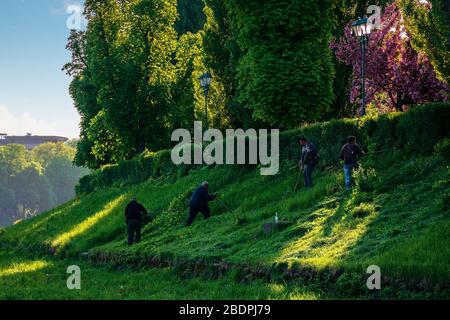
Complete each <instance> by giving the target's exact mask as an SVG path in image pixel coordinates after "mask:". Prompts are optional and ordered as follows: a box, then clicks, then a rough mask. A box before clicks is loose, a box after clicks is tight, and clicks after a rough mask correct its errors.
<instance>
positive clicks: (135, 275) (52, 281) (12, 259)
mask: <svg viewBox="0 0 450 320" xmlns="http://www.w3.org/2000/svg"><path fill="white" fill-rule="evenodd" d="M71 265H78V266H79V267H80V269H81V290H69V289H67V286H66V281H67V277H68V276H69V274H67V273H66V270H67V267H69V266H71ZM0 288H1V290H0V300H36V299H37V300H41V299H44V300H50V299H56V300H67V299H75V300H80V299H83V300H91V299H95V300H111V299H113V300H114V299H117V300H121V299H128V300H146V299H151V300H161V299H163V300H167V299H169V300H170V299H192V300H200V299H216V300H217V299H219V300H228V299H302V300H303V299H308V300H312V299H319V298H320V299H324V298H327V296H325V295H323V294H321V293H315V292H313V291H310V290H309V289H307V288H303V287H301V286H289V285H286V284H277V283H266V282H263V281H259V280H258V281H254V282H252V283H239V282H236V281H235V280H234V279H232V278H231V277H230V276H228V277H222V278H220V279H217V280H214V281H211V280H206V279H203V278H198V277H194V278H190V279H183V278H181V277H179V276H177V275H176V274H175V273H174V272H173V271H172V270H170V269H162V268H159V269H149V270H145V271H138V272H136V271H131V270H128V269H125V270H120V271H118V270H115V269H113V268H110V267H93V266H92V265H89V264H88V263H86V262H83V261H73V260H59V259H58V260H57V259H50V258H48V257H47V258H42V257H41V258H36V257H32V256H30V255H23V254H19V255H18V254H17V252H14V253H8V252H6V253H5V252H2V253H0Z"/></svg>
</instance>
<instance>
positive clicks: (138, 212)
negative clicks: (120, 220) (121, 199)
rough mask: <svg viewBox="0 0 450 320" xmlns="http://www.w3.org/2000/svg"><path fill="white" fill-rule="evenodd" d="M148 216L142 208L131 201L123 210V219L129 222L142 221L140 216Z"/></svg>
mask: <svg viewBox="0 0 450 320" xmlns="http://www.w3.org/2000/svg"><path fill="white" fill-rule="evenodd" d="M145 214H148V212H147V210H145V208H144V206H142V205H141V204H140V203H138V202H137V201H131V202H130V203H129V204H128V205H127V207H126V209H125V219H126V221H129V220H142V216H143V215H145Z"/></svg>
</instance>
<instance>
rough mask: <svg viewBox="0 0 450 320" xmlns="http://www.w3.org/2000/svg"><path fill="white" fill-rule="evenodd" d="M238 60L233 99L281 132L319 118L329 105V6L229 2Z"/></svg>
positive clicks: (310, 2) (322, 3)
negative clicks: (236, 86)
mask: <svg viewBox="0 0 450 320" xmlns="http://www.w3.org/2000/svg"><path fill="white" fill-rule="evenodd" d="M230 4H231V5H230V8H231V10H232V12H233V14H235V15H236V26H237V30H238V33H237V43H238V45H239V47H240V49H241V52H242V58H241V59H240V61H239V64H238V68H237V71H238V73H237V79H238V100H239V102H240V103H241V104H242V105H244V106H246V107H247V108H249V109H250V110H252V113H253V118H254V119H257V120H261V121H263V122H264V123H266V124H267V125H271V126H274V127H279V128H282V129H286V128H293V127H298V126H300V125H301V124H302V123H305V122H309V121H316V120H319V119H322V118H323V115H324V113H325V112H327V111H328V109H329V107H330V105H331V102H332V101H333V92H332V79H333V65H332V56H331V51H330V49H329V48H328V42H329V40H330V38H331V31H332V21H331V19H330V16H331V13H332V10H331V9H332V5H331V3H330V2H329V1H325V0H320V1H317V0H314V1H313V0H306V1H305V0H302V1H298V0H284V1H275V0H271V1H264V2H261V1H255V0H250V1H239V0H233V1H230Z"/></svg>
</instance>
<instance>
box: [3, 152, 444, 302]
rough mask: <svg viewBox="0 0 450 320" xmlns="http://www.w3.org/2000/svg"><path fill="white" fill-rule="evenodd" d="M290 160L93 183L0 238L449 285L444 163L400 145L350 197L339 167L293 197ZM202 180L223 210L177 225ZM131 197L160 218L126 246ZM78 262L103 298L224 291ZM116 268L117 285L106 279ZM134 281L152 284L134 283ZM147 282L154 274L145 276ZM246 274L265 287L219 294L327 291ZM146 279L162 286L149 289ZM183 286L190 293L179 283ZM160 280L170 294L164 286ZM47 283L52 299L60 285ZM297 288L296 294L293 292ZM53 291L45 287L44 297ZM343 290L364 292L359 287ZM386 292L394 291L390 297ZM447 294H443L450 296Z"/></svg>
mask: <svg viewBox="0 0 450 320" xmlns="http://www.w3.org/2000/svg"><path fill="white" fill-rule="evenodd" d="M292 165H293V164H292V163H291V162H283V163H282V167H281V172H280V174H279V175H277V176H271V177H262V176H260V175H259V170H255V169H252V168H243V167H240V168H239V167H230V166H218V167H214V168H202V169H196V170H194V171H192V172H191V173H190V174H189V175H187V176H185V177H182V178H180V179H178V180H177V181H175V182H174V183H169V182H167V181H166V182H165V181H163V180H161V181H149V182H146V183H142V184H140V185H136V186H134V187H131V188H122V189H120V188H110V189H105V190H100V191H97V192H95V193H93V194H89V195H87V196H84V197H82V198H80V199H76V200H74V201H72V202H70V203H68V204H66V205H64V206H62V207H59V208H56V209H54V210H52V211H50V212H48V213H46V214H43V215H40V216H38V217H36V218H34V219H31V220H28V221H23V222H21V223H19V224H17V225H15V226H13V227H10V228H8V229H6V230H5V231H3V233H2V234H0V243H7V244H9V245H15V246H18V247H21V248H25V249H28V251H30V252H34V253H37V252H42V249H45V250H56V252H57V253H58V254H59V255H60V256H61V257H68V258H72V259H73V258H76V257H77V256H78V255H79V253H81V252H86V251H89V252H92V253H95V254H103V253H106V254H108V255H109V256H110V257H113V259H114V262H115V263H116V264H119V265H120V264H121V263H122V262H125V261H129V260H130V259H133V260H134V261H146V260H147V258H148V257H165V258H166V259H170V260H173V261H183V259H186V260H189V261H203V262H206V263H210V264H212V263H215V262H223V263H228V264H231V265H233V266H238V265H242V264H246V265H250V266H253V267H254V268H255V269H258V268H272V267H273V266H276V265H279V266H280V265H286V266H287V267H289V268H295V267H298V266H301V267H305V266H306V267H309V268H312V269H314V270H328V269H332V270H345V271H346V272H350V273H352V274H354V275H356V278H358V275H359V276H360V277H363V276H364V275H365V270H366V268H367V266H369V265H372V264H376V265H379V266H380V267H381V271H382V274H383V276H386V277H389V278H398V279H407V280H408V279H410V280H415V281H422V280H424V279H425V280H426V281H429V282H432V283H437V284H445V283H448V281H449V266H450V263H449V258H450V240H449V239H450V237H449V235H450V234H449V230H450V228H449V226H450V219H449V216H450V215H449V213H450V211H449V209H450V208H449V205H448V200H449V198H450V196H449V192H450V179H449V169H448V167H447V166H446V162H445V161H444V159H442V158H439V157H437V156H421V157H416V158H411V159H409V158H405V157H404V155H403V154H402V152H401V150H400V151H397V152H395V153H392V154H389V155H388V154H384V155H377V156H369V157H367V158H366V159H365V160H364V161H363V163H362V169H361V170H360V171H359V172H358V173H356V181H357V183H358V186H357V187H356V188H354V191H353V192H352V193H351V194H345V192H344V191H343V190H342V185H343V176H342V172H341V170H340V168H328V169H326V170H316V172H315V173H314V178H315V186H314V188H313V189H310V190H305V189H303V188H300V190H299V191H297V192H296V193H292V192H291V191H292V188H293V185H294V184H295V180H296V179H297V173H296V172H295V171H289V169H288V168H290V167H292ZM203 180H208V181H210V185H211V189H212V191H213V192H219V193H220V194H221V196H222V199H223V202H224V203H225V204H226V206H227V207H229V208H231V212H228V211H227V210H226V209H225V207H224V206H223V205H222V204H221V203H220V202H218V201H216V202H213V203H211V207H212V212H213V216H212V218H211V219H210V220H208V221H204V220H203V219H202V218H201V217H200V216H199V217H198V218H197V219H196V220H195V222H194V224H193V225H192V226H191V227H190V228H185V227H184V221H185V220H186V218H187V209H186V203H187V199H188V196H189V190H192V188H193V187H195V186H196V185H198V184H199V183H200V182H201V181H203ZM132 196H136V197H137V198H138V200H139V201H140V202H142V203H143V204H144V205H145V206H146V207H147V208H148V209H149V211H150V212H152V213H153V214H154V215H155V216H156V218H155V220H154V221H153V222H152V223H150V224H148V225H147V226H145V227H144V230H143V232H144V233H143V241H142V243H140V244H139V245H136V246H134V247H132V248H129V247H128V246H127V245H126V243H125V225H124V221H123V220H124V219H123V211H124V207H125V205H126V203H127V202H128V201H129V199H130V198H131V197H132ZM275 212H278V215H279V217H280V218H281V219H286V220H287V221H289V223H290V225H289V226H287V227H286V228H284V229H282V230H279V231H277V232H275V233H273V234H272V235H270V236H265V235H264V234H263V232H262V225H263V223H265V222H269V221H271V220H272V219H273V217H274V215H275ZM51 263H52V264H54V266H55V268H56V267H58V266H59V264H58V262H57V260H52V261H51ZM52 268H53V267H52ZM86 268H87V270H89V272H92V279H94V278H99V280H98V281H99V282H98V286H99V288H101V287H103V288H104V290H105V291H108V289H107V288H110V289H111V292H106V293H104V294H101V293H100V292H99V295H98V297H99V298H119V297H121V296H120V294H123V295H124V297H126V298H193V297H196V298H219V297H220V294H221V293H220V291H221V287H222V286H225V284H226V283H228V280H229V279H228V280H227V278H224V279H221V280H220V279H219V280H211V281H212V282H210V283H209V282H208V283H205V284H204V285H205V286H207V288H209V289H208V290H211V296H207V297H205V296H201V295H200V293H201V291H202V290H201V289H202V288H203V289H205V288H206V287H202V286H203V283H204V282H205V281H206V280H199V279H197V278H192V279H189V280H183V281H182V280H180V279H176V278H174V277H172V275H171V274H170V273H171V272H172V271H171V270H164V269H161V270H154V269H150V270H147V271H140V272H138V273H132V272H129V271H127V272H126V274H125V275H123V274H122V272H114V271H111V270H105V269H97V268H94V267H92V266H86ZM0 272H1V271H0ZM97 272H98V274H97ZM112 272H113V273H114V277H112V278H114V280H111V279H110V280H107V279H109V278H111V277H109V274H110V273H112ZM165 272H167V274H166V276H167V279H170V280H166V281H169V282H170V281H173V283H172V284H170V283H165V282H164V280H163V279H162V278H165V276H164V274H165ZM231 273H232V272H231ZM141 276H142V277H146V278H148V279H149V280H148V281H147V280H146V281H143V283H141V282H140V281H139V279H140V278H139V277H141ZM191 276H194V275H191ZM231 276H232V275H231V274H230V275H228V276H227V277H231ZM116 277H117V279H116ZM152 277H154V281H153V280H150V279H153V278H152ZM356 278H355V279H356ZM121 279H122V280H121ZM355 279H353V280H352V279H350V280H348V279H345V277H342V279H339V281H341V282H342V283H343V284H342V287H343V288H346V287H347V282H348V281H350V282H352V281H353V284H355V282H357V281H359V280H355ZM358 279H359V278H358ZM3 281H4V280H3ZM8 281H11V284H10V287H11V288H13V287H14V285H15V284H14V283H15V281H19V280H17V279H16V277H12V278H11V280H8ZM88 281H89V280H88ZM92 281H94V280H92ZM95 281H97V280H95ZM108 281H111V283H109V282H108ZM116 281H117V282H116ZM120 281H123V282H124V283H130V286H137V289H136V291H133V290H134V289H133V290H131V289H130V291H127V292H128V293H127V294H125V293H121V292H120V290H119V289H113V288H116V287H114V286H115V285H116V283H120ZM185 281H187V282H185ZM254 281H256V282H255V283H256V284H255V288H258V286H261V288H260V289H261V290H259V289H255V290H253V289H250V288H247V287H246V286H245V285H244V286H242V287H241V286H240V285H239V284H237V283H232V284H230V286H229V287H226V286H225V289H223V290H224V292H227V293H226V294H225V293H224V297H228V298H252V297H253V298H289V297H299V298H302V297H316V298H324V297H325V296H323V295H321V294H320V293H317V292H323V291H322V289H323V288H322V287H323V286H324V285H325V284H324V283H321V284H318V285H317V286H318V287H317V288H316V289H317V290H312V291H311V292H316V293H311V292H304V291H302V290H303V289H298V287H295V288H294V289H292V290H290V291H289V290H288V291H289V292H287V291H286V290H285V289H284V287H283V285H281V286H282V287H277V286H280V285H279V284H277V285H275V287H273V285H270V284H268V283H264V282H262V280H254ZM147 282H148V283H147ZM150 282H153V285H155V286H156V287H157V288H161V290H158V289H155V290H156V291H151V290H150V289H149V288H150V287H148V286H149V285H150V284H149V283H150ZM187 283H189V286H190V285H192V286H193V288H194V289H192V290H185V288H183V287H184V286H187ZM16 284H17V283H16ZM163 284H166V285H168V286H169V285H170V286H171V289H170V290H169V291H164V287H165V286H164V285H163ZM63 285H64V283H63ZM96 285H97V284H96ZM140 285H142V286H143V287H142V288H140V287H139V286H140ZM358 285H359V284H358ZM338 287H339V282H338ZM263 288H266V289H263ZM274 288H275V289H274ZM276 288H281V289H276ZM296 288H297V289H296ZM196 289H198V291H196ZM17 290H18V289H17ZM42 290H44V289H42ZM54 290H55V291H54V292H55V296H57V292H59V289H58V288H54ZM95 290H101V289H95ZM95 290H94V291H95ZM114 290H119V291H117V292H116V291H114ZM296 290H300V291H299V292H300V293H299V294H297V293H295V292H296ZM13 291H14V290H13ZM51 292H53V291H51V290H50V293H48V294H45V293H44V291H43V292H42V294H44V296H45V297H52V294H53V293H51ZM95 292H96V291H95ZM135 292H136V294H134V293H135ZM152 292H153V293H152ZM196 292H197V293H196ZM258 292H261V294H260V295H258ZM292 292H294V293H292ZM405 292H406V291H405ZM66 294H67V295H63V296H62V297H64V298H72V297H71V296H70V294H73V293H66ZM86 294H87V296H83V297H80V298H89V297H91V294H92V297H95V294H93V293H86ZM349 294H350V296H352V297H358V296H361V295H360V294H359V291H357V293H354V294H353V293H349ZM140 295H142V296H140ZM394 296H396V297H399V296H402V293H399V292H396V293H395V294H394ZM444 296H446V297H447V298H448V292H447V293H445V294H444ZM406 297H410V296H406Z"/></svg>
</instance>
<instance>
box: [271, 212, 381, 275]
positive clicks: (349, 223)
mask: <svg viewBox="0 0 450 320" xmlns="http://www.w3.org/2000/svg"><path fill="white" fill-rule="evenodd" d="M340 210H341V209H339V208H335V209H319V210H317V211H315V212H314V214H315V216H316V217H315V219H314V220H313V221H311V222H308V223H306V224H305V226H304V227H305V228H307V229H308V230H309V232H307V233H306V234H305V235H304V236H302V237H301V238H299V239H297V240H296V241H292V242H290V243H289V244H288V245H287V246H285V248H284V249H283V250H282V251H281V255H280V257H279V258H278V259H277V260H278V261H286V260H287V261H290V262H300V263H302V264H305V265H309V266H313V267H316V268H324V267H332V266H336V265H338V264H339V262H340V261H341V260H342V258H344V257H345V256H346V255H347V254H348V252H349V250H350V249H351V248H352V247H353V246H354V245H355V244H356V243H357V242H358V241H359V240H360V239H361V238H362V237H363V236H364V234H365V233H366V232H367V228H368V226H369V225H370V223H371V222H372V221H373V220H374V219H375V218H376V216H377V214H372V215H370V216H368V217H366V218H355V217H352V216H351V215H349V213H347V212H344V213H343V214H342V216H341V215H340V213H339V211H340ZM333 220H335V221H333Z"/></svg>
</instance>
